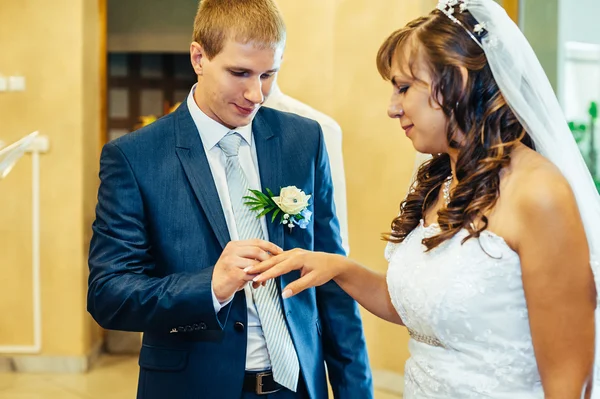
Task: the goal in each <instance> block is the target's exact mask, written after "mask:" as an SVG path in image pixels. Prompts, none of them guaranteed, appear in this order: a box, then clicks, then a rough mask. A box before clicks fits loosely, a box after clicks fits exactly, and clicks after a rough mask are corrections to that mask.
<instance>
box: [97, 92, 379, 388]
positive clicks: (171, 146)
mask: <svg viewBox="0 0 600 399" xmlns="http://www.w3.org/2000/svg"><path fill="white" fill-rule="evenodd" d="M253 134H254V140H255V141H256V150H257V155H258V163H259V169H260V179H261V183H262V186H263V190H264V189H265V188H267V187H268V188H270V189H272V190H274V191H275V192H277V191H278V190H279V188H281V187H285V186H288V185H295V186H297V187H299V188H300V189H302V190H304V192H306V193H307V194H311V195H312V199H311V205H310V210H311V211H312V212H313V214H314V219H313V222H311V224H310V225H309V227H308V228H307V229H305V230H302V229H299V228H295V229H294V230H293V231H292V232H291V233H290V232H289V231H288V230H287V229H285V231H284V226H283V225H279V224H277V223H270V221H269V222H268V230H269V238H270V241H272V242H273V243H275V244H277V245H278V246H280V247H281V248H284V249H291V248H297V247H298V248H305V249H309V250H315V251H325V252H332V253H343V249H342V247H341V240H340V235H339V226H338V221H337V218H336V215H335V206H334V204H333V189H332V183H331V176H330V170H329V162H328V158H327V152H326V149H325V144H324V141H323V134H322V132H321V128H320V126H319V125H318V124H317V123H316V122H314V121H312V120H310V119H305V118H302V117H299V116H297V115H294V114H287V113H282V112H279V111H276V110H273V109H269V108H261V109H260V110H259V111H258V113H257V115H256V117H255V119H254V122H253ZM100 179H101V184H100V188H99V192H98V206H97V209H96V220H95V222H94V224H93V233H94V234H93V238H92V242H91V246H90V256H89V267H90V277H89V289H88V311H89V312H90V313H91V314H92V316H93V317H94V319H95V320H96V321H97V322H98V323H99V324H100V325H101V326H102V327H104V328H107V329H115V330H125V331H141V332H144V338H143V345H142V349H141V352H140V359H139V364H140V378H139V384H138V398H143V399H153V398H157V399H158V398H160V399H164V398H186V399H188V398H202V399H213V398H214V399H224V398H226V399H227V398H236V399H237V398H239V397H240V395H241V391H242V380H243V376H244V369H245V361H246V330H245V326H246V323H247V310H246V300H245V295H244V293H243V291H240V292H238V293H237V294H236V295H235V297H234V299H233V301H232V302H231V303H230V304H229V305H228V306H226V307H225V308H224V309H222V310H221V311H220V312H219V313H218V314H215V311H214V307H213V302H212V291H211V279H212V274H213V268H214V265H215V263H216V262H217V259H218V258H219V256H220V254H221V252H222V250H223V248H224V247H225V245H226V244H227V242H228V241H230V238H229V233H228V229H227V224H226V222H225V217H224V215H223V211H222V209H221V203H220V201H219V197H218V194H217V189H216V187H215V184H214V180H213V177H212V174H211V171H210V168H209V164H208V160H207V158H206V154H205V152H204V147H203V146H202V142H201V139H200V135H199V134H198V131H197V128H196V125H195V124H194V122H193V120H192V117H191V115H190V113H189V111H188V108H187V105H186V103H185V102H184V103H183V104H182V105H181V106H180V107H179V109H178V110H177V111H175V112H174V113H173V114H170V115H168V116H166V117H164V118H162V119H160V120H158V121H157V122H155V123H153V124H152V125H150V126H148V127H146V128H144V129H141V130H139V131H137V132H134V133H131V134H128V135H126V136H124V137H122V138H120V139H118V140H115V141H113V142H111V143H108V144H107V145H106V146H105V147H104V149H103V151H102V156H101V161H100ZM298 277H299V273H298V272H297V271H296V272H292V273H289V274H287V275H284V276H282V277H280V278H278V280H277V285H278V288H279V289H280V290H281V287H282V286H285V285H287V284H289V283H290V282H292V281H293V280H295V279H297V278H298ZM282 309H283V312H284V314H285V317H286V320H287V323H288V327H289V330H290V333H291V336H292V339H293V341H294V344H295V347H296V350H297V352H298V357H299V360H300V367H301V370H302V375H303V377H304V380H305V383H306V386H307V389H308V392H309V394H310V397H311V398H315V399H325V398H327V387H326V377H325V375H326V374H325V367H324V362H327V369H328V373H329V378H330V383H331V385H332V388H333V391H334V393H335V395H336V397H338V398H344V399H346V398H360V399H365V398H367V399H368V398H372V397H373V392H372V390H373V388H372V381H371V372H370V369H369V366H368V358H367V352H366V347H365V341H364V335H363V330H362V324H361V320H360V315H359V312H358V308H357V305H356V302H355V301H354V300H352V299H351V298H350V297H349V296H348V295H347V294H346V293H344V292H343V291H342V290H341V289H340V288H339V287H338V286H337V285H336V284H335V283H333V282H330V283H328V284H325V285H323V286H321V287H318V288H316V289H314V288H313V289H309V290H306V291H305V292H302V293H301V294H299V295H297V296H295V297H293V298H290V299H287V300H282ZM174 331H177V332H174Z"/></svg>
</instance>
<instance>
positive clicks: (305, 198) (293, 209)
mask: <svg viewBox="0 0 600 399" xmlns="http://www.w3.org/2000/svg"><path fill="white" fill-rule="evenodd" d="M266 191H267V194H264V193H262V192H260V191H258V190H250V192H251V193H252V194H253V196H246V197H244V199H245V200H246V202H245V204H246V205H248V206H249V207H250V209H251V210H252V211H255V212H258V215H257V216H256V217H261V216H264V215H266V214H268V213H269V212H271V211H272V212H273V214H272V215H271V222H274V221H275V219H276V218H277V216H279V222H280V223H281V224H284V225H286V226H288V228H289V229H290V231H292V229H293V228H294V226H298V227H300V228H301V229H305V228H307V227H308V224H309V223H310V218H311V216H312V212H311V211H309V210H308V209H307V208H308V205H309V200H310V197H311V196H310V195H306V194H305V193H304V191H302V190H300V189H299V188H298V187H296V186H287V187H284V188H282V189H281V191H280V192H279V196H275V194H273V192H272V191H271V190H270V189H268V188H267V189H266Z"/></svg>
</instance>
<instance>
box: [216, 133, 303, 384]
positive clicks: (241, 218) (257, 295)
mask: <svg viewBox="0 0 600 399" xmlns="http://www.w3.org/2000/svg"><path fill="white" fill-rule="evenodd" d="M242 140H243V138H242V136H240V135H239V134H238V133H236V132H229V133H227V135H226V136H225V137H223V138H222V139H221V141H220V142H219V147H220V148H221V150H222V151H223V153H225V156H227V165H226V168H225V171H226V174H227V185H228V186H229V197H230V198H231V206H232V208H233V214H234V216H235V223H236V225H237V230H238V235H239V239H240V240H248V239H253V238H260V239H264V235H263V231H262V228H261V225H260V220H259V219H258V218H257V217H256V214H253V213H252V211H251V210H250V208H249V207H248V206H246V205H244V202H245V200H244V198H243V197H244V196H246V195H249V194H251V193H250V192H249V191H248V189H249V188H250V187H249V186H248V180H247V179H246V175H245V174H244V171H243V170H242V167H241V165H240V160H239V158H238V152H239V150H240V145H241V144H242ZM252 296H253V298H254V303H255V304H256V310H257V311H258V317H259V319H260V323H261V324H262V329H263V333H264V335H265V341H266V342H267V351H268V352H269V358H270V360H271V367H272V371H273V379H274V380H275V381H276V382H278V383H279V384H281V385H283V386H284V387H286V388H288V389H290V390H292V391H294V392H296V388H297V386H298V377H299V373H300V364H299V362H298V355H297V354H296V350H295V349H294V344H293V342H292V338H291V337H290V333H289V331H288V328H287V325H286V323H285V320H284V318H283V310H282V309H281V303H280V302H279V294H278V292H277V287H276V286H275V281H274V280H269V281H268V282H267V285H266V286H265V287H259V288H258V289H256V290H255V289H252Z"/></svg>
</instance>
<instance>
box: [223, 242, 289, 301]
mask: <svg viewBox="0 0 600 399" xmlns="http://www.w3.org/2000/svg"><path fill="white" fill-rule="evenodd" d="M281 252H282V250H281V248H279V247H278V246H277V245H275V244H273V243H270V242H268V241H264V240H258V239H255V240H245V241H230V242H229V243H228V244H227V246H226V247H225V249H224V250H223V252H222V253H221V256H220V257H219V260H218V261H217V264H216V265H215V269H214V271H213V276H212V285H213V292H214V293H215V296H216V297H217V299H218V300H219V302H225V301H227V300H228V299H229V298H231V297H232V296H233V295H234V294H235V293H236V292H237V291H239V290H241V289H242V288H244V286H245V285H246V283H248V282H249V281H252V279H253V278H254V277H256V275H255V274H248V273H246V272H245V271H244V269H246V268H248V267H251V266H254V265H257V264H259V263H260V262H263V261H266V260H268V259H270V258H271V256H272V255H278V254H280V253H281Z"/></svg>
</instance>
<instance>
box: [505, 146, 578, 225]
mask: <svg viewBox="0 0 600 399" xmlns="http://www.w3.org/2000/svg"><path fill="white" fill-rule="evenodd" d="M509 169H510V170H509V172H508V173H507V174H506V182H505V185H506V190H505V193H507V194H508V193H510V195H507V197H509V198H510V202H511V203H512V205H513V206H517V207H519V208H521V209H522V210H523V211H524V212H525V213H526V214H530V215H531V216H534V215H533V214H539V215H540V216H542V217H546V216H548V215H549V214H555V213H557V212H559V213H560V212H562V211H567V212H568V213H571V212H569V211H572V210H573V208H575V209H576V206H577V205H576V201H575V197H574V195H573V191H572V190H571V186H570V185H569V182H568V181H567V179H565V177H564V176H563V174H562V173H561V171H560V170H559V169H558V168H557V167H556V166H555V165H554V164H553V163H552V162H550V161H549V160H548V159H546V158H545V157H543V156H542V155H541V154H539V153H537V152H536V151H534V150H532V149H530V148H527V147H525V146H522V147H520V148H518V150H516V151H514V154H512V155H511V165H510V167H509Z"/></svg>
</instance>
